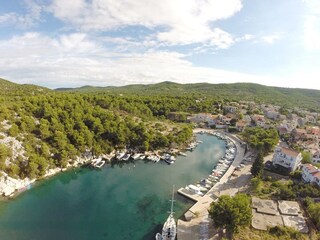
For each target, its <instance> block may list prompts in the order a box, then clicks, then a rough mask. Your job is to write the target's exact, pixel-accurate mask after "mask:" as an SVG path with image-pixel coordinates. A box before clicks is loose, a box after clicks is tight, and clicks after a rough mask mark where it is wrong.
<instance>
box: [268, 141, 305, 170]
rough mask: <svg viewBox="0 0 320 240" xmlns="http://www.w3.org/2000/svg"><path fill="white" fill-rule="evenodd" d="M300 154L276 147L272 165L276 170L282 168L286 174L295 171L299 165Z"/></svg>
mask: <svg viewBox="0 0 320 240" xmlns="http://www.w3.org/2000/svg"><path fill="white" fill-rule="evenodd" d="M301 160H302V154H301V153H300V152H297V151H295V150H293V149H289V148H285V147H276V149H275V151H274V154H273V158H272V163H273V165H274V166H275V167H276V168H282V169H283V170H284V171H286V172H291V171H295V170H296V169H297V168H298V167H299V166H300V164H301Z"/></svg>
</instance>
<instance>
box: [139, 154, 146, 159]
mask: <svg viewBox="0 0 320 240" xmlns="http://www.w3.org/2000/svg"><path fill="white" fill-rule="evenodd" d="M145 158H146V156H145V155H143V154H142V155H141V156H140V157H139V158H138V159H139V160H143V159H145Z"/></svg>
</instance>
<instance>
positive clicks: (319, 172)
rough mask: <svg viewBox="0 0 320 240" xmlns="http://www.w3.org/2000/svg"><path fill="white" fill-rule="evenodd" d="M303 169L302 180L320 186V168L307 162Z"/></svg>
mask: <svg viewBox="0 0 320 240" xmlns="http://www.w3.org/2000/svg"><path fill="white" fill-rule="evenodd" d="M301 170H302V180H303V181H304V182H305V183H315V184H317V185H318V186H320V169H318V168H317V167H316V166H313V165H312V164H310V163H307V164H303V165H302V167H301Z"/></svg>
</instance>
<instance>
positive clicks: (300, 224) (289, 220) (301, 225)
mask: <svg viewBox="0 0 320 240" xmlns="http://www.w3.org/2000/svg"><path fill="white" fill-rule="evenodd" d="M282 220H283V223H284V225H285V226H287V227H293V228H295V229H296V230H298V231H300V232H302V233H308V232H309V229H308V226H307V223H306V221H305V219H304V217H303V216H301V215H299V216H287V215H286V216H285V215H282Z"/></svg>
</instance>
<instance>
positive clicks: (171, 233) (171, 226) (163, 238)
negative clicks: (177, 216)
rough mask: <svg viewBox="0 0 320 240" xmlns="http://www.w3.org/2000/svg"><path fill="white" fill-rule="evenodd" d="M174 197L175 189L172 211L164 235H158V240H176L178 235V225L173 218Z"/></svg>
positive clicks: (164, 226)
mask: <svg viewBox="0 0 320 240" xmlns="http://www.w3.org/2000/svg"><path fill="white" fill-rule="evenodd" d="M173 196H174V187H173V190H172V199H171V211H170V214H169V217H168V218H167V220H166V222H165V223H164V224H163V228H162V234H160V233H157V234H156V240H175V239H176V235H177V225H176V221H175V220H174V217H173V201H174V200H173Z"/></svg>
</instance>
